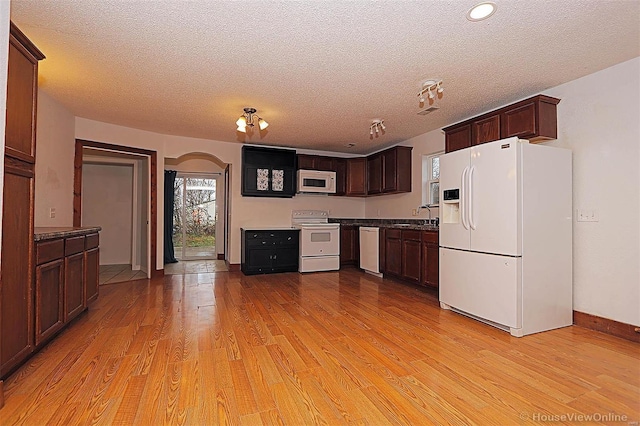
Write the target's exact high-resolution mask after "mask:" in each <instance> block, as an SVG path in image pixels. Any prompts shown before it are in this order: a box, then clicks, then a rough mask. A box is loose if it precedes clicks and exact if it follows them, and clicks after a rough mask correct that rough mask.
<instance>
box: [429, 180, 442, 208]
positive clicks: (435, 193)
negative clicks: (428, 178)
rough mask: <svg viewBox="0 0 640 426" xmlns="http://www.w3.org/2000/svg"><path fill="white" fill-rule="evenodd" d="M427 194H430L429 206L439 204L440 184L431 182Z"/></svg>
mask: <svg viewBox="0 0 640 426" xmlns="http://www.w3.org/2000/svg"><path fill="white" fill-rule="evenodd" d="M429 192H430V194H431V204H439V203H440V182H431V183H430V188H429Z"/></svg>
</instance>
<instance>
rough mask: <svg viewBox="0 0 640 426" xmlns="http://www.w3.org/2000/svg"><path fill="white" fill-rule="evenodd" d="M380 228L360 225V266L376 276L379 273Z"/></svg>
mask: <svg viewBox="0 0 640 426" xmlns="http://www.w3.org/2000/svg"><path fill="white" fill-rule="evenodd" d="M379 235H380V228H376V227H369V226H361V227H360V268H362V269H364V270H365V271H366V272H370V273H372V274H374V275H377V276H382V274H380V247H379V244H380V237H379Z"/></svg>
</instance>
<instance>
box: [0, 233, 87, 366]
mask: <svg viewBox="0 0 640 426" xmlns="http://www.w3.org/2000/svg"><path fill="white" fill-rule="evenodd" d="M49 229H50V228H36V238H35V239H36V242H35V244H34V248H35V249H34V250H33V251H34V254H33V256H31V257H27V258H26V259H21V260H20V261H18V260H16V262H15V265H14V266H11V265H6V266H5V264H4V263H3V264H2V273H3V275H4V274H5V268H7V269H10V268H11V267H14V268H24V267H28V268H32V270H31V272H30V273H29V276H33V277H34V278H33V281H32V282H30V283H23V285H22V286H20V287H19V289H20V291H21V292H22V293H21V294H23V296H22V297H21V298H20V299H16V300H20V301H21V303H15V302H14V303H13V306H5V305H4V304H3V305H2V318H3V322H2V323H1V327H0V334H1V335H2V339H3V340H2V343H3V348H2V350H3V358H2V368H1V369H0V378H6V377H7V376H8V375H9V374H11V373H12V372H13V371H14V370H16V369H17V368H18V367H19V366H20V365H22V364H24V362H25V361H26V360H27V359H29V357H31V356H32V355H33V353H35V351H37V350H39V349H40V348H42V347H43V346H44V345H45V344H46V343H47V342H49V341H50V340H51V338H53V337H54V336H55V335H56V334H57V333H58V332H60V331H61V330H62V329H63V328H64V327H65V326H66V325H67V324H69V322H70V321H71V320H72V319H73V318H75V317H77V316H78V315H79V314H80V313H82V312H83V311H85V310H86V309H87V300H93V299H95V298H96V297H97V295H98V278H99V272H98V268H99V260H98V253H99V251H98V250H99V249H98V242H99V240H98V233H97V232H95V229H99V228H87V230H88V231H93V233H91V234H90V235H91V236H92V239H91V245H92V246H94V247H93V248H91V249H90V250H85V236H84V235H77V234H78V232H79V231H78V228H75V229H73V228H72V229H71V231H70V232H72V234H73V236H71V237H68V238H65V237H64V232H63V231H61V230H60V228H53V231H52V232H56V233H57V232H62V234H61V235H63V236H60V237H57V238H48V236H47V237H45V238H41V237H40V235H42V234H47V233H48V232H47V231H48V230H49ZM80 232H84V230H81V231H80ZM30 239H31V241H33V240H34V238H33V236H31V238H30ZM7 242H8V241H7ZM3 243H4V240H3ZM8 251H9V250H7V252H8ZM4 259H6V257H5V256H4V253H3V260H4ZM32 265H33V266H32ZM5 284H6V283H5ZM7 288H8V289H11V287H6V286H5V287H3V290H5V289H7ZM16 288H18V287H16ZM87 289H89V291H87ZM12 297H13V296H12ZM9 300H10V299H9V298H6V297H5V298H4V299H3V302H8V301H9ZM5 318H8V320H7V319H5ZM6 342H8V344H5V343H6ZM5 351H6V352H5Z"/></svg>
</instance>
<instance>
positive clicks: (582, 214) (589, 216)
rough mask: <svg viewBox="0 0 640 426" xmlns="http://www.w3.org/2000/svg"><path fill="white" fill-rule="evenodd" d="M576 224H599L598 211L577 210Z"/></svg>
mask: <svg viewBox="0 0 640 426" xmlns="http://www.w3.org/2000/svg"><path fill="white" fill-rule="evenodd" d="M576 216H577V220H578V222H599V221H600V217H599V216H598V210H593V209H578V210H577V215H576Z"/></svg>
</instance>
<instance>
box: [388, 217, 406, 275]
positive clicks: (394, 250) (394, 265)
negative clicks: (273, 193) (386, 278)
mask: <svg viewBox="0 0 640 426" xmlns="http://www.w3.org/2000/svg"><path fill="white" fill-rule="evenodd" d="M385 235H386V242H385V248H384V252H385V253H386V255H387V256H386V261H385V266H384V271H385V272H386V273H387V274H390V275H395V276H397V277H401V276H402V231H401V230H399V229H387V230H386V232H385Z"/></svg>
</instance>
